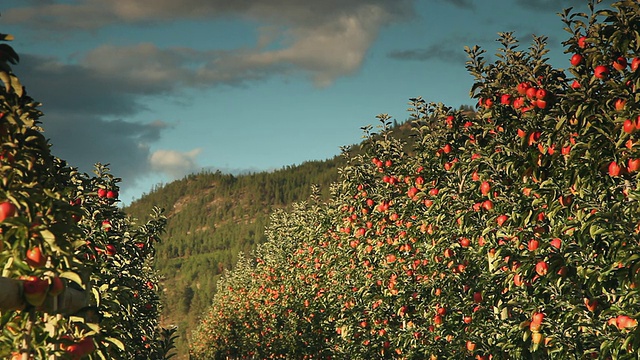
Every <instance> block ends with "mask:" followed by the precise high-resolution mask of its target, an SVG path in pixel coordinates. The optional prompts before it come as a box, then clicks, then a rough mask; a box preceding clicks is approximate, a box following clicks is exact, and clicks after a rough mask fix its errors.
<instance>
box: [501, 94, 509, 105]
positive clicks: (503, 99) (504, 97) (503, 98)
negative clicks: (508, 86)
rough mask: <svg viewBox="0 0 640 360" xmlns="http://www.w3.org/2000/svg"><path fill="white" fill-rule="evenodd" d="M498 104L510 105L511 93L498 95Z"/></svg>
mask: <svg viewBox="0 0 640 360" xmlns="http://www.w3.org/2000/svg"><path fill="white" fill-rule="evenodd" d="M500 104H502V105H510V104H511V95H510V94H502V96H501V97H500Z"/></svg>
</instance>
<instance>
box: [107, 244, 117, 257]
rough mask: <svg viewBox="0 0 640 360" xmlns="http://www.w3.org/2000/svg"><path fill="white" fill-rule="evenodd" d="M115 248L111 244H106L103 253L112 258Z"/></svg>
mask: <svg viewBox="0 0 640 360" xmlns="http://www.w3.org/2000/svg"><path fill="white" fill-rule="evenodd" d="M116 252H117V251H116V247H115V246H114V245H113V244H107V246H106V249H105V253H106V254H107V255H109V256H113V255H115V254H116Z"/></svg>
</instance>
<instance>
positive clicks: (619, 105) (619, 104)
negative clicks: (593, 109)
mask: <svg viewBox="0 0 640 360" xmlns="http://www.w3.org/2000/svg"><path fill="white" fill-rule="evenodd" d="M626 104H627V101H626V100H625V99H617V100H616V102H615V105H614V106H615V109H616V111H622V110H624V107H625V105H626Z"/></svg>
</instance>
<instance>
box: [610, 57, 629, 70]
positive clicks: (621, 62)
mask: <svg viewBox="0 0 640 360" xmlns="http://www.w3.org/2000/svg"><path fill="white" fill-rule="evenodd" d="M613 67H614V68H615V69H616V70H619V71H622V70H624V69H626V68H627V59H626V58H625V57H624V56H620V57H618V58H617V59H615V60H614V61H613Z"/></svg>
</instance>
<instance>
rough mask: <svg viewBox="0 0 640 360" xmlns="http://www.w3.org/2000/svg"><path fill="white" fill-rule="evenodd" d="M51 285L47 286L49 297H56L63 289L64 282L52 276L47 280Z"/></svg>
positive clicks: (58, 277)
mask: <svg viewBox="0 0 640 360" xmlns="http://www.w3.org/2000/svg"><path fill="white" fill-rule="evenodd" d="M49 280H50V281H51V284H49V295H51V296H58V295H59V294H60V293H61V292H62V291H63V290H64V288H65V285H64V281H63V280H62V278H61V277H60V276H54V277H52V278H50V279H49Z"/></svg>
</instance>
